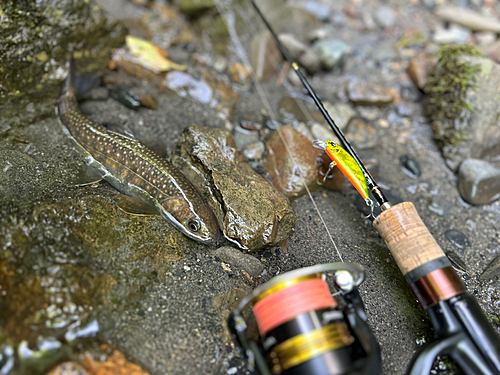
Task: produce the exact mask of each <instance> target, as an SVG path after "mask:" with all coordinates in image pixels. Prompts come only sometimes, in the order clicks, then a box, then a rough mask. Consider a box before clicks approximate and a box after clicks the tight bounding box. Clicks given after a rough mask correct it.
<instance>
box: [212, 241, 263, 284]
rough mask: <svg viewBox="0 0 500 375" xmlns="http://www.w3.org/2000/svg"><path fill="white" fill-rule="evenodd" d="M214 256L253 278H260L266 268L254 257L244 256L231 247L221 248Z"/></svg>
mask: <svg viewBox="0 0 500 375" xmlns="http://www.w3.org/2000/svg"><path fill="white" fill-rule="evenodd" d="M212 254H213V255H215V256H217V257H219V258H220V259H221V260H222V261H223V262H226V263H228V264H230V265H232V266H234V267H236V268H240V269H243V270H245V271H247V272H248V273H249V275H250V276H252V277H258V276H259V275H260V274H261V273H262V271H264V268H265V267H264V265H263V264H262V263H261V261H260V260H258V259H257V258H255V257H254V256H252V255H250V254H244V253H242V252H241V251H240V250H238V249H235V248H233V247H231V246H222V247H219V248H218V249H217V250H215V251H214V252H213V253H212Z"/></svg>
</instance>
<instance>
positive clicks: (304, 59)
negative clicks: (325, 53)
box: [297, 48, 321, 74]
mask: <svg viewBox="0 0 500 375" xmlns="http://www.w3.org/2000/svg"><path fill="white" fill-rule="evenodd" d="M297 62H298V63H299V64H300V65H301V66H303V67H304V69H305V70H307V72H308V73H309V74H314V73H316V72H317V71H318V70H319V68H321V61H320V60H319V57H318V55H316V53H315V52H314V51H313V50H312V49H311V48H308V49H306V50H305V52H304V53H303V54H302V55H300V57H299V58H298V60H297Z"/></svg>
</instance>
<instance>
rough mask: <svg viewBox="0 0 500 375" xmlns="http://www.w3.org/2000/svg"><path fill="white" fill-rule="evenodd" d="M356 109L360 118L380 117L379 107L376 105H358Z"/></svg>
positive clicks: (371, 118) (372, 119)
mask: <svg viewBox="0 0 500 375" xmlns="http://www.w3.org/2000/svg"><path fill="white" fill-rule="evenodd" d="M356 110H357V111H358V112H359V114H360V115H361V117H362V118H364V119H365V120H367V121H375V120H377V119H378V118H379V117H380V109H378V108H377V107H373V106H368V107H363V106H359V107H356Z"/></svg>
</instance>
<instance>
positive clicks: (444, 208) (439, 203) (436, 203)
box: [429, 196, 453, 217]
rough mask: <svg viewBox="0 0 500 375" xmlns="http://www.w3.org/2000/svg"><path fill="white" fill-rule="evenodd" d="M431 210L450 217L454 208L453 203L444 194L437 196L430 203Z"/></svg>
mask: <svg viewBox="0 0 500 375" xmlns="http://www.w3.org/2000/svg"><path fill="white" fill-rule="evenodd" d="M429 210H431V211H432V212H434V213H436V214H438V215H439V216H442V217H448V216H450V215H451V212H452V210H453V203H452V202H450V201H449V200H447V199H446V198H444V197H442V196H435V197H433V198H432V202H431V204H430V205H429Z"/></svg>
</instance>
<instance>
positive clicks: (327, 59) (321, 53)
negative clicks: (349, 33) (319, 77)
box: [313, 39, 350, 70]
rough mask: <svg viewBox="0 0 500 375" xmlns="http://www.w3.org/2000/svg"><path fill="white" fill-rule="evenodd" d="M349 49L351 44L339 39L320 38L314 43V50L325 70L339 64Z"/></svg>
mask: <svg viewBox="0 0 500 375" xmlns="http://www.w3.org/2000/svg"><path fill="white" fill-rule="evenodd" d="M349 50H350V49H349V46H348V45H347V44H346V43H344V42H343V41H341V40H338V39H323V40H318V41H317V42H316V43H314V45H313V51H314V52H315V53H316V55H318V57H319V60H320V62H321V66H322V67H323V69H325V70H332V69H333V68H335V67H336V66H337V65H339V64H340V63H341V61H342V59H343V58H344V56H345V55H347V54H348V53H349Z"/></svg>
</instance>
